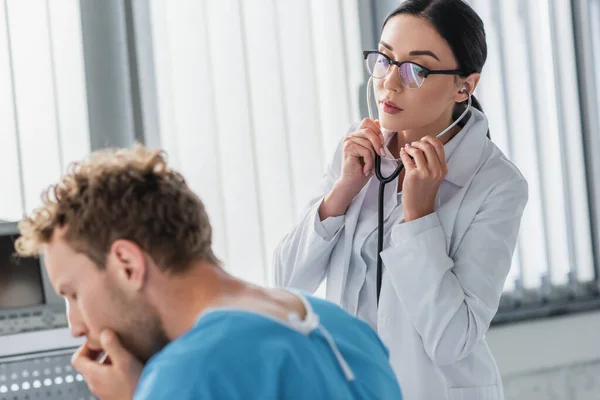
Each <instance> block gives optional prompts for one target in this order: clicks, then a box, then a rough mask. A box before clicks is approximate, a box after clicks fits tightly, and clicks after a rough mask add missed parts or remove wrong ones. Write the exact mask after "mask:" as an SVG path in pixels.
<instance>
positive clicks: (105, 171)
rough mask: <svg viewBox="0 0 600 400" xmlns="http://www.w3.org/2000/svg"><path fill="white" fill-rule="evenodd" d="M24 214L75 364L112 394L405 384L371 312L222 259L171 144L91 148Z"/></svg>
mask: <svg viewBox="0 0 600 400" xmlns="http://www.w3.org/2000/svg"><path fill="white" fill-rule="evenodd" d="M206 190H211V188H207V189H206ZM19 227H20V230H21V237H20V238H19V239H18V241H17V242H16V248H17V251H18V253H19V254H21V255H22V256H36V255H40V254H41V255H43V257H44V263H45V266H46V268H47V270H48V273H49V276H50V280H51V282H52V285H53V286H54V288H55V290H56V291H57V292H58V293H59V294H60V295H61V296H63V297H64V298H65V300H66V303H67V309H68V317H69V325H70V329H71V333H72V334H73V336H77V337H86V338H87V341H86V342H85V344H84V345H82V346H81V348H80V349H79V350H78V351H77V352H76V353H75V355H74V356H73V365H74V367H75V368H76V369H77V370H78V371H79V372H80V373H81V374H82V375H83V376H84V377H85V378H86V381H87V383H88V385H89V387H90V390H91V391H92V392H93V393H94V395H96V396H98V397H100V398H101V399H103V400H111V399H131V398H134V399H169V400H173V399H178V400H179V399H225V400H227V399H244V400H252V399H260V400H263V399H311V400H316V399H328V400H330V399H400V398H401V395H400V388H399V386H398V383H397V381H396V378H395V376H394V373H393V372H392V369H391V367H390V364H389V362H388V352H387V349H386V348H385V347H384V346H383V345H382V343H381V341H380V340H379V338H378V337H377V335H376V334H375V332H374V331H373V330H372V329H371V328H370V327H369V326H368V325H367V324H365V323H363V322H361V321H359V320H358V319H355V318H353V317H352V316H350V315H349V314H347V313H345V312H344V311H342V310H341V309H340V308H338V307H337V306H335V305H333V304H331V303H328V302H326V301H324V300H319V299H316V298H313V297H310V296H308V295H306V294H302V293H297V292H294V291H289V290H283V289H266V288H262V287H258V286H254V285H252V284H249V283H247V282H244V281H241V280H239V279H236V278H235V277H233V276H231V275H229V274H228V273H227V272H226V271H225V270H224V269H223V268H222V267H221V265H220V262H219V260H218V259H217V257H215V255H214V253H213V251H212V249H211V226H210V223H209V219H208V216H207V215H206V212H205V209H204V206H203V204H202V202H201V201H200V199H199V198H198V197H197V196H196V195H195V194H194V193H193V192H192V191H191V190H190V189H189V187H188V186H187V185H186V183H185V181H184V179H183V178H182V176H181V175H179V174H178V173H177V172H175V171H173V170H172V169H170V168H169V166H168V165H167V162H166V161H165V156H164V154H163V153H162V152H159V151H152V150H149V149H147V148H145V147H143V146H140V145H136V146H134V147H133V148H132V149H122V150H118V151H103V152H97V153H93V154H92V155H91V156H90V157H89V158H88V159H86V160H85V161H83V162H81V163H78V164H74V165H72V166H71V168H70V170H69V173H68V174H66V175H65V176H63V177H62V179H61V180H60V182H58V183H57V184H56V185H54V186H52V187H51V188H50V189H49V190H48V191H47V192H46V193H45V195H44V196H43V206H42V207H41V208H39V209H37V210H36V211H35V212H33V213H32V214H31V215H30V216H28V217H26V218H25V219H24V220H23V221H22V222H21V223H20V225H19ZM102 352H104V353H106V355H107V356H108V357H107V358H106V360H105V361H104V362H103V363H102V364H101V363H100V362H98V361H96V360H97V358H98V356H99V355H100V354H101V353H102Z"/></svg>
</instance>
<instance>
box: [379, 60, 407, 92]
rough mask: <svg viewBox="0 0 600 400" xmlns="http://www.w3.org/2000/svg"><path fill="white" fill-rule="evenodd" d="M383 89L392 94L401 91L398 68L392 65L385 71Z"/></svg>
mask: <svg viewBox="0 0 600 400" xmlns="http://www.w3.org/2000/svg"><path fill="white" fill-rule="evenodd" d="M383 87H384V88H385V89H387V90H391V91H394V92H399V91H401V90H402V83H401V82H400V74H399V69H398V66H396V65H393V64H392V65H390V67H389V68H388V70H387V74H386V75H385V76H384V77H383Z"/></svg>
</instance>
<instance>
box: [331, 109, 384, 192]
mask: <svg viewBox="0 0 600 400" xmlns="http://www.w3.org/2000/svg"><path fill="white" fill-rule="evenodd" d="M383 142H384V138H383V133H381V127H380V125H379V121H373V120H371V119H368V118H365V119H363V120H362V122H361V123H360V125H359V126H358V128H357V130H356V131H355V132H352V133H350V134H349V135H348V136H346V138H345V139H344V148H343V156H342V172H341V174H340V177H339V182H340V184H341V185H342V186H344V187H346V188H347V189H348V190H351V189H353V190H352V191H354V192H356V193H355V194H358V192H360V191H361V190H362V188H363V187H364V186H365V185H366V183H367V182H368V181H369V179H371V176H373V173H374V172H375V154H376V153H377V154H379V155H380V156H385V150H384V148H383Z"/></svg>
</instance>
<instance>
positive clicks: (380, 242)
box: [367, 77, 472, 305]
mask: <svg viewBox="0 0 600 400" xmlns="http://www.w3.org/2000/svg"><path fill="white" fill-rule="evenodd" d="M372 88H373V77H370V78H369V82H368V83H367V108H368V110H369V118H370V119H371V120H373V109H372V107H371V92H372ZM462 91H463V92H465V93H466V94H467V95H468V96H469V98H468V103H467V108H466V110H465V111H464V112H463V113H462V114H461V115H460V117H458V118H457V119H456V121H454V122H453V123H452V124H450V126H448V127H447V128H446V129H444V130H443V131H442V132H440V133H439V134H438V135H437V136H436V138H439V137H441V136H442V135H444V134H445V133H446V132H448V131H449V130H450V129H452V128H454V127H455V126H456V124H458V123H459V122H460V121H461V120H462V119H463V118H464V117H465V116H466V115H467V113H468V112H469V110H470V109H471V104H472V100H471V93H469V91H468V90H466V89H465V87H464V86H463V88H462ZM381 130H382V133H384V131H387V132H389V134H391V133H392V132H391V131H389V130H387V129H385V128H384V127H381ZM384 139H385V133H384ZM384 147H385V150H386V151H388V150H387V146H385V145H384ZM388 154H390V153H389V151H388ZM390 155H391V154H390ZM388 159H390V160H392V161H395V162H396V163H398V166H397V167H396V169H395V170H394V172H392V173H391V174H390V175H389V176H383V174H382V173H381V156H380V155H379V154H377V153H375V176H377V179H378V180H379V197H378V200H377V305H379V296H380V295H381V282H382V280H383V268H382V260H381V252H382V251H383V200H384V192H385V185H386V184H388V183H390V182H392V181H393V180H394V179H396V178H397V177H398V175H400V172H402V169H403V168H404V164H402V160H401V159H400V158H393V156H392V158H388Z"/></svg>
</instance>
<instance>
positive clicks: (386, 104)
mask: <svg viewBox="0 0 600 400" xmlns="http://www.w3.org/2000/svg"><path fill="white" fill-rule="evenodd" d="M381 104H382V105H383V111H384V112H385V113H386V114H391V115H394V114H398V113H399V112H400V111H404V110H402V109H401V108H400V107H399V106H398V105H397V104H396V103H394V102H392V101H389V100H382V101H381Z"/></svg>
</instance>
